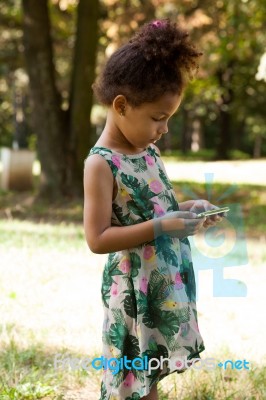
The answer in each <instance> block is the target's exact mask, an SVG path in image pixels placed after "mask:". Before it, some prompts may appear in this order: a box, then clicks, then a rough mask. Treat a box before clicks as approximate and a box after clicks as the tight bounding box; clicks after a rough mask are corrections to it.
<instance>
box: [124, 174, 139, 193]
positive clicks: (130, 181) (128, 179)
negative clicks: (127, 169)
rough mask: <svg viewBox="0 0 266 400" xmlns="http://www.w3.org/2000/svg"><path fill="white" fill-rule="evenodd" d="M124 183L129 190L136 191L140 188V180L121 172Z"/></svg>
mask: <svg viewBox="0 0 266 400" xmlns="http://www.w3.org/2000/svg"><path fill="white" fill-rule="evenodd" d="M121 179H122V183H123V184H124V185H125V186H126V187H127V188H129V189H132V190H134V189H136V188H137V187H139V180H138V179H137V178H135V177H134V176H132V175H127V174H125V173H124V172H121Z"/></svg>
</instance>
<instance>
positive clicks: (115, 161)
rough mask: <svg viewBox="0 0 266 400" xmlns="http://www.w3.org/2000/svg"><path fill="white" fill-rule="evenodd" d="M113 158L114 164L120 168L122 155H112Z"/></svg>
mask: <svg viewBox="0 0 266 400" xmlns="http://www.w3.org/2000/svg"><path fill="white" fill-rule="evenodd" d="M111 160H112V162H113V163H114V165H115V166H116V167H117V168H120V166H121V164H120V157H119V156H112V157H111Z"/></svg>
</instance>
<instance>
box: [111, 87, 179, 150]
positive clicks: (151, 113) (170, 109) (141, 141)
mask: <svg viewBox="0 0 266 400" xmlns="http://www.w3.org/2000/svg"><path fill="white" fill-rule="evenodd" d="M180 103H181V95H176V94H172V93H166V94H164V95H163V96H162V97H160V98H159V99H158V100H156V101H154V102H153V103H143V104H141V105H140V106H138V107H132V106H130V105H129V104H128V103H126V104H125V105H124V106H123V105H121V106H120V107H121V109H120V113H121V111H122V113H123V115H120V113H119V112H118V118H117V120H116V122H117V127H118V129H119V131H120V133H121V134H122V135H123V137H124V138H123V139H126V142H127V144H128V146H129V147H132V148H136V149H143V148H146V147H147V146H148V145H149V144H150V143H155V142H156V141H157V140H159V139H160V138H161V136H162V135H163V134H165V133H167V132H168V121H169V119H170V118H171V117H172V115H173V114H174V113H175V112H176V111H177V109H178V107H179V105H180ZM118 111H119V108H118Z"/></svg>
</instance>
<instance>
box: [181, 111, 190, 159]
mask: <svg viewBox="0 0 266 400" xmlns="http://www.w3.org/2000/svg"><path fill="white" fill-rule="evenodd" d="M190 147H191V131H190V124H189V111H187V110H186V109H185V107H183V108H182V127H181V151H182V153H183V154H186V153H187V152H188V150H190Z"/></svg>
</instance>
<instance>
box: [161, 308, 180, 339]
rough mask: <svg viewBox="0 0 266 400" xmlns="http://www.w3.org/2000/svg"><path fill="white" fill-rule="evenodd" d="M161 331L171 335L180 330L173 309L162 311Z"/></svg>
mask: <svg viewBox="0 0 266 400" xmlns="http://www.w3.org/2000/svg"><path fill="white" fill-rule="evenodd" d="M157 327H158V329H159V331H160V332H161V333H162V334H163V335H165V336H171V335H174V334H175V333H177V332H178V330H179V325H178V320H177V318H176V316H175V314H174V313H173V312H172V311H164V310H163V311H161V313H160V324H158V326H157Z"/></svg>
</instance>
